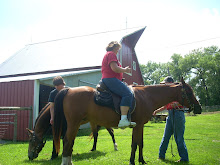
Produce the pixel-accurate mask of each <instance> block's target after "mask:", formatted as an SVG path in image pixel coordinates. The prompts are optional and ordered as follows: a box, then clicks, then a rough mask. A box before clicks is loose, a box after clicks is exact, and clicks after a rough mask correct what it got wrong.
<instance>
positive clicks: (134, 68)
mask: <svg viewBox="0 0 220 165" xmlns="http://www.w3.org/2000/svg"><path fill="white" fill-rule="evenodd" d="M133 70H136V62H135V61H133Z"/></svg>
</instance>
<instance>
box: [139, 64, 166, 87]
mask: <svg viewBox="0 0 220 165" xmlns="http://www.w3.org/2000/svg"><path fill="white" fill-rule="evenodd" d="M140 68H141V72H142V76H143V79H144V84H145V85H152V84H159V83H160V81H161V79H162V78H163V77H165V76H167V75H168V65H167V64H164V63H159V64H157V63H156V62H151V61H149V62H148V63H147V64H146V65H143V64H141V65H140Z"/></svg>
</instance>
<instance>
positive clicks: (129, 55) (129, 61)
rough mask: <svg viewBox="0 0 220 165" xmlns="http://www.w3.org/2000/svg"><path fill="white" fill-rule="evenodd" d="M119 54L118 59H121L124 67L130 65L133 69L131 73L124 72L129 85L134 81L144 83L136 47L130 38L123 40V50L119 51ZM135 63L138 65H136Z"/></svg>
mask: <svg viewBox="0 0 220 165" xmlns="http://www.w3.org/2000/svg"><path fill="white" fill-rule="evenodd" d="M118 56H119V57H118V59H120V62H121V64H122V66H123V67H126V66H129V67H130V68H131V69H132V71H131V74H126V73H124V74H123V77H124V78H125V82H127V83H128V84H129V85H130V84H134V83H136V84H138V85H144V82H143V78H142V75H141V71H140V67H139V63H138V60H137V56H136V53H135V51H134V48H132V46H131V45H129V42H128V40H126V39H124V40H123V42H122V50H121V51H120V52H119V55H118ZM134 64H135V65H136V66H134Z"/></svg>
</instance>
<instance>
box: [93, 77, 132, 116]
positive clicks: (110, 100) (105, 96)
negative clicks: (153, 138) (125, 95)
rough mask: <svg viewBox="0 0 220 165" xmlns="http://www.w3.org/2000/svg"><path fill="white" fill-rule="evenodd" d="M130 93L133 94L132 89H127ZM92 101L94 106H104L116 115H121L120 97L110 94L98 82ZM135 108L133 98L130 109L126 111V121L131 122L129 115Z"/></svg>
mask: <svg viewBox="0 0 220 165" xmlns="http://www.w3.org/2000/svg"><path fill="white" fill-rule="evenodd" d="M129 89H130V90H131V92H132V93H133V94H134V91H133V89H132V87H129ZM94 101H95V103H96V104H98V105H101V106H106V107H109V108H111V109H112V110H114V111H115V112H116V113H117V114H119V115H121V110H120V103H121V96H119V95H117V94H115V93H113V92H111V91H110V90H109V89H108V87H107V86H106V85H105V84H104V83H103V82H102V81H101V80H100V81H99V84H97V86H96V91H95V94H94ZM135 107H136V100H135V97H134V99H133V102H132V108H129V111H128V115H127V117H128V120H131V114H132V113H133V112H134V109H135Z"/></svg>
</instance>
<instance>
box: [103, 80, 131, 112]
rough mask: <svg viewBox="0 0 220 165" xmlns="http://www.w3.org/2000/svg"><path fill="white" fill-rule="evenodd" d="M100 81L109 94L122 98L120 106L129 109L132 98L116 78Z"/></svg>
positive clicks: (127, 89)
mask: <svg viewBox="0 0 220 165" xmlns="http://www.w3.org/2000/svg"><path fill="white" fill-rule="evenodd" d="M102 81H103V82H104V84H105V85H106V86H107V87H108V89H109V90H110V91H111V92H113V93H115V94H117V95H119V96H121V97H122V99H121V103H120V106H129V107H130V108H131V106H132V101H133V98H134V96H133V93H132V92H131V91H130V89H129V88H128V87H127V85H125V84H124V83H123V82H122V81H120V80H118V79H117V78H104V79H102Z"/></svg>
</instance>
